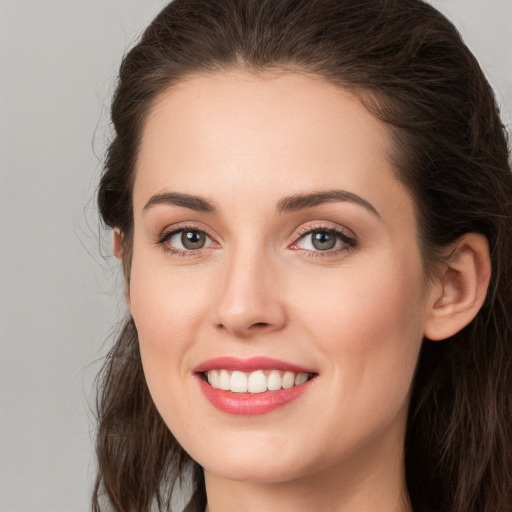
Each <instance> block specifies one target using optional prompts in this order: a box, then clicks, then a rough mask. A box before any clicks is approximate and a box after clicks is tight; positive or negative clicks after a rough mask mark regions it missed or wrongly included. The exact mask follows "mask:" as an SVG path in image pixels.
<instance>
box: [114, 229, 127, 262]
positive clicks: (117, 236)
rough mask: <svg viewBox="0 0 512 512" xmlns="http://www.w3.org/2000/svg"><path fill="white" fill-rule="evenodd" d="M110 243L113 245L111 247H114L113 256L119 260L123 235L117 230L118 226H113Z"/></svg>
mask: <svg viewBox="0 0 512 512" xmlns="http://www.w3.org/2000/svg"><path fill="white" fill-rule="evenodd" d="M112 245H113V249H114V256H115V257H116V258H117V259H118V260H119V261H122V259H123V247H124V240H123V235H122V234H121V231H120V230H119V228H114V230H113V240H112Z"/></svg>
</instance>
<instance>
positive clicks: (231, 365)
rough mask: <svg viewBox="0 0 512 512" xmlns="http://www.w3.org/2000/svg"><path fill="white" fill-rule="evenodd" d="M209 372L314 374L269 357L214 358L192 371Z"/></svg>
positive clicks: (310, 370)
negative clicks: (272, 371)
mask: <svg viewBox="0 0 512 512" xmlns="http://www.w3.org/2000/svg"><path fill="white" fill-rule="evenodd" d="M210 370H232V371H235V370H238V371H241V372H252V371H256V370H283V371H290V372H294V373H316V372H315V371H314V370H312V369H310V368H305V367H302V366H298V365H296V364H292V363H288V362H286V361H280V360H278V359H273V358H271V357H251V358H247V359H244V358H238V357H230V356H225V357H215V358H213V359H208V360H207V361H203V362H202V363H200V364H199V365H198V366H196V367H195V368H194V369H193V371H194V372H196V373H203V372H207V371H210Z"/></svg>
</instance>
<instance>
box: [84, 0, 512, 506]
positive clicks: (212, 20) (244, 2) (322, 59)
mask: <svg viewBox="0 0 512 512" xmlns="http://www.w3.org/2000/svg"><path fill="white" fill-rule="evenodd" d="M237 68H239V69H240V68H241V69H249V70H256V71H257V70H259V69H264V68H279V69H284V70H287V69H289V70H299V71H301V72H306V73H311V74H315V75H318V76H321V77H323V78H324V79H325V80H327V81H329V82H332V83H334V84H337V85H339V86H340V87H342V88H345V89H349V90H350V91H352V92H353V93H355V94H357V95H358V96H359V98H360V99H361V101H362V102H363V104H364V105H365V106H366V107H367V108H368V109H369V110H370V111H371V112H372V113H373V114H374V115H376V116H377V117H378V118H379V119H381V120H383V121H384V122H386V123H387V124H388V126H389V130H390V133H391V134H392V136H393V140H394V153H393V155H392V158H393V160H394V164H395V169H396V173H397V178H398V179H399V180H401V181H402V182H403V183H404V184H405V185H406V186H407V187H408V189H409V191H410V193H411V194H412V196H413V197H414V199H415V203H416V208H417V218H418V224H419V229H420V241H419V243H420V244H421V247H422V253H423V255H424V259H425V268H426V269H427V272H428V269H429V268H431V267H432V263H433V262H434V261H435V260H436V259H437V257H438V254H440V250H441V248H443V247H446V246H447V245H448V244H450V243H453V242H454V241H455V240H456V239H457V238H458V237H460V236H461V235H463V234H464V233H467V232H479V233H482V234H484V235H485V236H486V237H487V239H488V241H489V246H490V252H491V260H492V278H491V283H490V286H489V290H488V294H487V298H486V301H485V303H484V305H483V307H482V308H481V311H480V312H479V313H478V315H477V317H476V318H475V319H474V321H473V322H471V324H470V325H468V326H467V327H466V328H465V329H463V330H462V331H461V332H459V333H458V334H457V335H455V336H453V337H452V338H450V339H447V340H444V341H442V342H436V343H433V342H431V341H429V340H425V341H424V343H423V347H422V351H421V354H420V358H419V362H418V368H417V372H416V377H415V381H414V386H413V392H412V399H411V404H410V412H409V419H408V427H407V435H406V450H405V454H406V455H405V468H406V478H407V486H408V491H409V494H410V499H411V503H412V505H413V508H414V510H415V511H416V512H439V511H443V512H468V511H478V512H505V511H510V510H512V336H511V334H512V251H511V249H512V175H511V172H510V163H509V150H508V147H507V135H506V131H505V128H504V126H503V124H502V122H501V120H500V117H499V112H498V109H497V106H496V102H495V99H494V96H493V93H492V90H491V88H490V86H489V84H488V83H487V81H486V79H485V77H484V75H483V73H482V71H481V69H480V67H479V65H478V63H477V61H476V60H475V58H474V56H473V55H472V54H471V52H470V51H469V50H468V49H467V47H466V46H465V45H464V43H463V42H462V40H461V38H460V36H459V34H458V33H457V31H456V29H455V28H454V26H453V25H452V24H451V23H450V22H449V21H448V20H447V19H446V18H445V17H444V16H442V15H441V14H440V13H439V12H437V11H436V10H435V9H434V8H433V7H431V6H430V5H429V4H427V3H426V2H424V1H422V0H175V1H174V2H172V3H171V4H169V5H168V6H167V7H165V8H164V9H163V10H162V11H161V13H160V14H159V15H158V16H157V17H156V18H155V20H154V21H153V22H152V23H151V25H150V26H149V27H148V28H147V30H146V31H145V33H144V34H143V36H142V38H141V39H140V41H139V42H138V43H137V44H136V46H135V47H134V48H133V49H132V50H131V51H130V52H129V53H128V54H127V55H126V56H125V58H124V60H123V62H122V65H121V68H120V73H119V81H118V84H117V89H116V92H115V96H114V99H113V104H112V123H113V129H114V138H113V140H112V142H111V144H110V147H109V149H108V152H107V155H106V161H105V169H104V174H103V176H102V178H101V182H100V185H99V191H98V204H99V209H100V213H101V216H102V218H103V221H104V222H105V224H106V225H107V226H109V227H111V228H116V229H119V230H120V232H121V233H122V235H123V237H124V240H125V249H126V250H125V255H124V257H125V262H124V263H125V273H126V279H127V280H128V279H129V267H130V257H131V256H130V243H131V237H132V228H133V211H132V197H131V195H132V183H133V176H134V172H135V167H136V158H137V150H138V146H139V141H140V137H141V132H142V130H143V127H144V121H145V118H146V116H147V115H148V112H149V111H150V110H151V107H152V105H153V103H154V102H155V99H156V98H157V97H158V95H159V94H161V93H162V92H163V91H165V90H166V89H168V88H169V87H172V86H173V84H175V83H176V82H179V81H180V80H183V79H184V77H186V76H188V75H190V74H194V73H204V72H209V71H219V70H220V71H222V70H226V71H228V70H233V69H237ZM98 418H99V427H98V433H97V455H98V464H99V465H98V475H97V481H96V486H95V490H94V498H93V508H94V510H95V511H96V512H99V511H100V510H102V507H101V505H100V501H101V496H104V497H105V498H106V499H107V501H109V502H110V503H111V506H113V508H114V510H116V511H118V512H121V511H123V512H128V511H137V512H146V511H148V510H149V509H150V506H151V505H152V504H154V503H155V502H156V503H157V505H158V507H159V509H160V510H162V509H164V508H165V507H168V506H169V502H170V496H171V494H172V490H173V487H174V484H175V483H176V482H178V481H179V479H180V478H181V477H182V476H183V475H189V477H190V478H191V479H192V487H193V493H192V499H191V501H190V503H189V505H188V506H187V508H186V510H189V511H195V510H201V509H204V506H205V500H206V497H205V490H204V481H203V477H202V471H201V468H200V466H199V465H198V464H197V463H195V462H194V461H191V460H190V458H189V457H188V456H187V454H186V453H185V452H184V451H183V450H182V448H181V447H180V446H179V444H178V443H177V441H176V440H175V439H174V437H173V436H172V433H171V432H170V431H169V430H168V428H167V427H166V426H165V424H164V423H163V421H162V419H161V418H160V416H159V414H158V412H157V410H156V408H155V406H154V404H153V402H152V400H151V397H150V395H149V392H148V389H147V386H146V383H145V379H144V375H143V370H142V365H141V360H140V355H139V348H138V340H137V331H136V328H135V325H134V323H133V320H131V319H129V320H128V322H127V324H126V326H125V328H124V330H123V331H122V333H121V335H120V336H119V338H118V340H117V342H116V344H115V346H114V347H113V348H112V350H111V352H110V354H109V356H108V358H107V361H106V363H105V366H104V368H103V371H102V373H101V375H100V379H99V395H98ZM187 468H188V470H187ZM189 470H191V472H190V471H189Z"/></svg>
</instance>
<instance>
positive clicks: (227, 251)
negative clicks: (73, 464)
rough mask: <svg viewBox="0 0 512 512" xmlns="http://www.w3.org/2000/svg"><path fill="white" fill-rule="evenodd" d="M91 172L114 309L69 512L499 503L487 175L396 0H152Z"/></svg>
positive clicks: (496, 319) (504, 178) (505, 354)
mask: <svg viewBox="0 0 512 512" xmlns="http://www.w3.org/2000/svg"><path fill="white" fill-rule="evenodd" d="M112 120H113V125H114V129H115V134H114V135H115V136H114V139H113V141H112V143H111V145H110V148H109V151H108V154H107V160H106V165H105V172H104V175H103V177H102V180H101V183H100V187H99V197H98V201H99V207H100V212H101V215H102V217H103V220H104V221H105V223H106V224H107V225H108V226H109V227H111V228H113V230H114V252H115V254H116V256H117V257H118V258H119V259H120V260H121V261H122V264H123V268H124V274H125V280H126V297H127V304H128V307H129V310H130V319H129V320H128V322H127V324H126V326H125V328H124V330H123V331H122V333H121V335H120V337H119V339H118V341H117V343H116V345H115V346H114V348H113V349H112V352H111V354H110V356H109V359H108V361H107V363H106V365H105V368H104V371H103V373H102V376H101V379H102V380H101V386H102V387H101V390H100V398H99V403H98V411H99V420H100V425H99V431H98V438H97V453H98V460H99V472H98V478H97V484H96V489H95V493H94V509H95V510H96V511H99V510H101V506H100V501H101V500H100V497H101V496H103V495H104V496H105V497H106V499H107V500H108V501H109V502H110V503H111V505H112V506H113V508H114V510H118V511H129V510H134V511H144V510H149V508H150V506H151V505H152V504H155V503H156V504H157V505H158V506H159V507H160V509H165V508H166V507H169V503H170V499H171V497H172V494H173V490H174V489H176V488H177V487H176V485H175V484H177V483H178V482H180V481H181V479H182V478H185V479H186V478H190V479H191V482H192V486H193V489H192V496H191V499H190V501H189V503H188V505H187V507H186V510H189V511H192V510H194V511H203V510H205V509H206V510H209V511H210V512H227V511H232V510H245V511H253V510H269V511H271V510H280V511H288V510H290V511H291V510H322V511H352V510H358V511H363V510H364V511H370V510H379V511H388V510H389V511H411V510H414V511H415V512H423V511H432V512H433V511H441V510H443V511H450V512H467V511H470V510H471V511H493V512H495V511H506V510H511V509H512V469H511V468H512V448H511V446H512V443H511V440H512V432H511V418H512V407H511V394H510V392H509V391H510V389H512V365H511V352H512V346H511V344H512V340H511V336H510V334H511V329H512V319H511V313H510V312H511V311H512V302H511V301H512V297H511V295H512V290H511V265H512V258H511V257H510V256H511V255H510V245H511V233H512V206H511V202H510V197H512V177H511V173H510V167H509V161H508V148H507V140H506V133H505V130H504V127H503V125H502V123H501V121H500V119H499V114H498V111H497V108H496V104H495V101H494V98H493V94H492V92H491V90H490V88H489V85H488V84H487V82H486V80H485V78H484V76H483V74H482V72H481V70H480V68H479V66H478V64H477V62H476V61H475V59H474V57H473V56H472V54H471V53H470V52H469V50H468V49H467V48H466V47H465V45H464V44H463V43H462V41H461V39H460V37H459V35H458V34H457V32H456V30H455V29H454V27H453V26H452V25H451V24H450V23H449V22H448V21H447V20H446V19H445V18H444V17H443V16H442V15H441V14H439V13H438V12H437V11H436V10H434V9H433V8H432V7H431V6H429V5H428V4H426V3H424V2H423V1H420V0H176V1H174V2H172V3H171V4H169V5H168V6H167V7H166V8H165V9H164V10H163V11H162V12H161V13H160V14H159V15H158V16H157V18H156V19H155V20H154V21H153V22H152V24H151V25H150V26H149V27H148V29H147V30H146V32H145V33H144V35H143V37H142V39H141V40H140V42H139V43H138V44H137V45H136V46H135V47H134V48H133V49H132V50H131V51H130V52H129V53H128V54H127V56H126V57H125V59H124V61H123V63H122V65H121V70H120V78H119V83H118V86H117V90H116V94H115V97H114V102H113V106H112Z"/></svg>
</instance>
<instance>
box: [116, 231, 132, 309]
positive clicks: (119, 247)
mask: <svg viewBox="0 0 512 512" xmlns="http://www.w3.org/2000/svg"><path fill="white" fill-rule="evenodd" d="M112 247H113V250H114V256H115V257H116V258H117V259H118V260H119V262H120V263H121V266H122V267H123V274H125V268H124V260H123V252H124V238H123V235H122V233H121V231H120V230H119V229H118V228H114V230H113V239H112ZM124 299H125V301H126V304H127V306H128V308H129V307H130V286H129V283H128V279H127V277H126V274H125V277H124Z"/></svg>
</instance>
